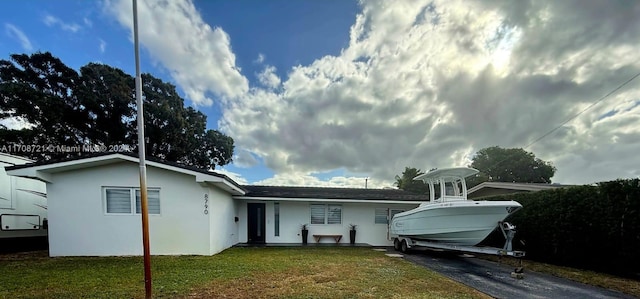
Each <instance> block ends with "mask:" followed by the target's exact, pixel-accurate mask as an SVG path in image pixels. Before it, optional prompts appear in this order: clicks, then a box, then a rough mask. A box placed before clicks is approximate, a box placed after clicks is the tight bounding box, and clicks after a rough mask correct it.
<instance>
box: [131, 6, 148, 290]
mask: <svg viewBox="0 0 640 299" xmlns="http://www.w3.org/2000/svg"><path fill="white" fill-rule="evenodd" d="M133 47H134V49H135V54H136V105H137V108H138V157H139V160H140V209H141V211H140V213H141V214H142V247H143V251H144V291H145V298H151V251H150V249H149V212H148V206H147V167H146V163H145V154H144V148H145V146H144V143H145V142H144V113H143V106H144V105H143V103H142V77H141V75H140V54H139V50H138V47H139V45H138V1H137V0H133Z"/></svg>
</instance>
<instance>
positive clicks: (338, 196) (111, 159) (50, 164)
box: [6, 152, 429, 203]
mask: <svg viewBox="0 0 640 299" xmlns="http://www.w3.org/2000/svg"><path fill="white" fill-rule="evenodd" d="M122 161H129V162H135V163H138V155H136V154H134V153H112V152H105V153H92V154H85V155H81V156H77V157H71V158H65V159H52V160H46V161H38V162H34V163H29V164H24V165H15V166H9V167H6V171H7V172H8V173H9V174H10V175H14V176H21V177H28V178H34V179H38V180H41V181H45V182H51V180H52V176H51V175H52V174H54V173H57V172H62V171H70V170H75V169H83V168H89V167H94V166H100V165H108V164H112V163H118V162H122ZM146 163H147V165H149V166H153V167H158V168H162V169H166V170H171V171H176V172H181V173H186V174H190V175H195V176H196V181H197V182H209V183H214V184H216V185H218V186H219V187H221V188H223V189H225V190H227V191H229V192H230V193H231V194H233V195H234V196H235V197H236V198H239V199H252V200H301V201H341V202H363V201H367V202H379V203H417V202H422V201H428V200H429V196H428V195H426V194H414V193H410V192H406V191H403V190H398V189H362V188H331V187H292V186H257V185H239V184H238V183H236V182H235V181H234V180H232V179H231V178H229V177H227V176H226V175H224V174H221V173H216V172H211V171H208V170H204V169H200V168H197V167H193V166H188V165H184V164H180V163H175V162H168V161H164V160H161V159H158V158H153V157H148V158H146Z"/></svg>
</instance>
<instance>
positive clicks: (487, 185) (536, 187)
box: [467, 182, 568, 196]
mask: <svg viewBox="0 0 640 299" xmlns="http://www.w3.org/2000/svg"><path fill="white" fill-rule="evenodd" d="M567 186H568V185H560V184H538V183H509V182H483V183H481V184H479V185H476V186H474V187H473V188H470V189H469V191H468V192H467V194H469V196H471V195H472V194H474V193H478V194H480V193H483V192H482V191H483V190H487V189H501V190H516V191H529V192H533V191H541V190H548V189H555V188H561V187H567ZM480 196H482V195H480Z"/></svg>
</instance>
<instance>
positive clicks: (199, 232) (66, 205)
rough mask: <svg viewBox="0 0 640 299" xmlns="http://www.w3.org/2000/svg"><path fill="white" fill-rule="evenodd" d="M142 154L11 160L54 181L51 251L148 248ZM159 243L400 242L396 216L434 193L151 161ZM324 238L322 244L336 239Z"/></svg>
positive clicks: (192, 249)
mask: <svg viewBox="0 0 640 299" xmlns="http://www.w3.org/2000/svg"><path fill="white" fill-rule="evenodd" d="M138 169H139V168H138V158H137V157H136V156H134V155H130V154H124V153H104V154H99V155H92V156H83V157H77V158H72V159H65V160H57V161H53V160H52V161H45V162H37V163H31V164H26V165H16V166H11V167H7V168H6V171H7V174H9V175H12V176H18V177H27V178H35V179H38V180H41V181H43V182H45V183H46V185H47V201H48V219H49V254H50V256H121V255H142V241H141V240H142V232H141V219H140V218H141V217H140V214H139V210H140V200H139V190H138V188H137V186H139V176H138ZM147 185H148V190H149V191H148V194H149V196H148V200H149V213H150V215H149V230H150V247H151V253H152V254H154V255H183V254H184V255H187V254H189V255H213V254H216V253H218V252H220V251H222V250H224V249H226V248H229V247H231V246H233V245H235V244H238V243H278V244H287V243H292V244H293V243H295V244H299V243H301V242H302V238H301V236H300V234H301V230H300V226H301V225H302V224H308V229H309V237H308V242H309V243H315V242H316V241H315V239H314V238H313V235H342V236H343V238H342V239H341V240H340V241H339V242H340V243H349V225H350V224H355V225H357V237H356V242H357V243H366V244H370V245H374V246H382V245H384V246H386V245H391V242H390V240H389V237H388V224H387V222H388V221H387V219H389V218H390V217H389V216H390V215H393V214H394V213H398V212H400V211H404V210H408V209H412V208H415V207H416V206H417V205H419V204H420V202H422V201H424V200H425V197H424V196H422V195H415V194H411V193H407V192H404V191H401V190H393V189H389V190H387V189H349V188H319V187H274V186H252V185H244V186H243V185H239V184H238V183H236V182H234V181H233V180H231V179H230V178H228V177H227V176H225V175H222V174H218V173H215V172H209V171H206V170H200V169H194V168H190V167H187V166H184V165H180V164H176V163H168V162H164V161H160V160H155V159H150V160H148V161H147ZM335 241H336V240H335V239H334V238H321V239H320V242H322V243H335Z"/></svg>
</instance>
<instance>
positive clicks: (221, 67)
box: [104, 0, 249, 106]
mask: <svg viewBox="0 0 640 299" xmlns="http://www.w3.org/2000/svg"><path fill="white" fill-rule="evenodd" d="M104 7H105V10H106V11H107V12H108V13H109V14H110V15H112V16H113V17H115V18H116V19H117V20H118V21H119V22H120V24H121V25H122V26H124V27H126V28H128V29H129V30H133V28H132V26H133V25H132V24H133V16H132V6H131V1H128V0H113V1H110V0H108V1H105V5H104ZM138 21H139V34H140V42H141V44H142V45H143V46H144V48H145V49H146V50H147V51H148V53H150V54H151V56H152V57H153V58H154V59H155V60H157V61H158V62H160V63H161V64H162V65H163V66H164V67H165V68H167V69H168V70H169V71H170V72H171V76H172V77H173V79H174V80H175V81H176V83H177V84H178V85H179V86H180V87H181V88H182V90H184V92H185V93H186V95H187V98H188V99H189V100H191V101H192V102H193V103H194V104H196V105H205V106H207V105H211V104H212V103H213V98H211V96H210V95H209V93H212V94H213V95H215V96H218V97H221V98H222V99H223V100H227V99H232V98H235V97H238V96H241V95H243V94H244V93H246V92H247V91H248V89H249V84H248V81H247V79H246V78H245V77H244V76H243V75H242V74H241V73H240V69H239V68H238V67H237V66H236V64H235V60H236V57H235V54H234V53H233V52H232V50H231V40H230V38H229V36H228V35H227V33H226V32H224V30H222V28H219V27H213V28H212V27H211V26H209V25H208V24H207V23H205V22H204V21H203V20H202V17H201V16H200V13H199V12H198V11H197V9H196V8H195V6H194V5H193V3H192V2H191V1H189V0H181V1H151V0H149V1H138Z"/></svg>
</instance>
